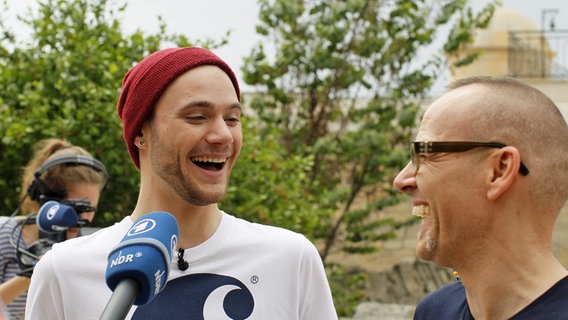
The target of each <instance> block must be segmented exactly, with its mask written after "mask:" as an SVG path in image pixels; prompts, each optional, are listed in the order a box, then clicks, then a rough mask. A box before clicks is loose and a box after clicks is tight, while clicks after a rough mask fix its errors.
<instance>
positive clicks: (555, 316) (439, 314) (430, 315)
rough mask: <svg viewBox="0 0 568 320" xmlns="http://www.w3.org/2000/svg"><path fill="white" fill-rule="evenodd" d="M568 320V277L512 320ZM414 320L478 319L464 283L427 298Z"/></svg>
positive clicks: (418, 308)
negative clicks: (470, 308)
mask: <svg viewBox="0 0 568 320" xmlns="http://www.w3.org/2000/svg"><path fill="white" fill-rule="evenodd" d="M538 319H546V320H562V319H568V277H565V278H563V279H562V280H560V281H558V282H557V283H556V284H555V285H554V286H552V288H550V289H548V291H546V292H545V293H544V294H543V295H541V296H540V297H538V298H537V299H536V300H534V301H533V302H532V303H531V304H529V305H528V306H527V307H525V308H524V309H523V310H521V311H520V312H519V313H517V314H515V315H514V316H513V317H512V318H511V320H538ZM414 320H474V318H473V316H472V315H471V312H470V311H469V306H468V305H467V299H466V295H465V288H464V286H463V285H462V283H461V282H456V283H451V284H449V285H446V286H444V287H442V288H440V289H439V290H437V291H435V292H433V293H432V294H430V295H428V296H426V298H424V299H423V300H422V301H420V303H418V305H417V306H416V310H415V312H414Z"/></svg>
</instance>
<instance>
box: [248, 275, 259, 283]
mask: <svg viewBox="0 0 568 320" xmlns="http://www.w3.org/2000/svg"><path fill="white" fill-rule="evenodd" d="M258 281H259V279H258V276H252V277H250V282H251V283H252V284H257V283H258Z"/></svg>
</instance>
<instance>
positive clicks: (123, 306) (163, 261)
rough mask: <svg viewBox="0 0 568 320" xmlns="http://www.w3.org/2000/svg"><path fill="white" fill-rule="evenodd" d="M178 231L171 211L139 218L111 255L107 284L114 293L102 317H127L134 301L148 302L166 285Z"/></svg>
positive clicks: (136, 303)
mask: <svg viewBox="0 0 568 320" xmlns="http://www.w3.org/2000/svg"><path fill="white" fill-rule="evenodd" d="M178 233H179V231H178V225H177V221H176V218H175V217H174V216H173V215H171V214H170V213H167V212H160V211H158V212H151V213H148V214H146V215H144V216H142V217H141V218H140V219H138V220H136V222H135V223H134V225H132V227H131V228H130V229H129V230H128V232H127V233H126V235H125V236H124V238H122V240H121V241H120V243H119V244H118V245H116V246H115V247H114V248H113V249H112V250H111V252H110V254H109V255H108V262H107V268H106V283H107V286H108V287H109V288H110V289H111V290H112V291H113V293H112V296H111V297H110V299H109V301H108V303H107V305H106V307H105V309H104V310H103V314H102V315H101V318H100V320H111V319H113V320H114V319H124V318H125V317H126V315H127V314H128V311H129V310H130V308H131V307H132V305H133V304H135V305H143V304H146V303H148V302H150V301H151V300H152V299H154V297H155V296H156V295H157V294H158V293H160V292H161V291H162V290H163V289H164V288H165V286H166V281H167V279H168V275H169V273H170V262H171V261H172V254H173V252H175V248H176V246H177V242H178Z"/></svg>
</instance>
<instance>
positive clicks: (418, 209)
mask: <svg viewBox="0 0 568 320" xmlns="http://www.w3.org/2000/svg"><path fill="white" fill-rule="evenodd" d="M412 215H413V216H417V217H421V218H426V217H427V216H429V215H430V207H429V206H425V205H419V206H415V207H413V208H412Z"/></svg>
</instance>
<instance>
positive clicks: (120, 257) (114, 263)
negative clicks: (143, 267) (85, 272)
mask: <svg viewBox="0 0 568 320" xmlns="http://www.w3.org/2000/svg"><path fill="white" fill-rule="evenodd" d="M137 255H138V254H137ZM133 260H134V255H133V254H132V253H129V254H127V255H124V256H123V255H122V250H121V251H119V252H118V256H117V257H116V258H114V259H113V260H112V261H111V262H110V267H111V268H112V267H116V266H118V265H120V264H123V263H130V262H132V261H133Z"/></svg>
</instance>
